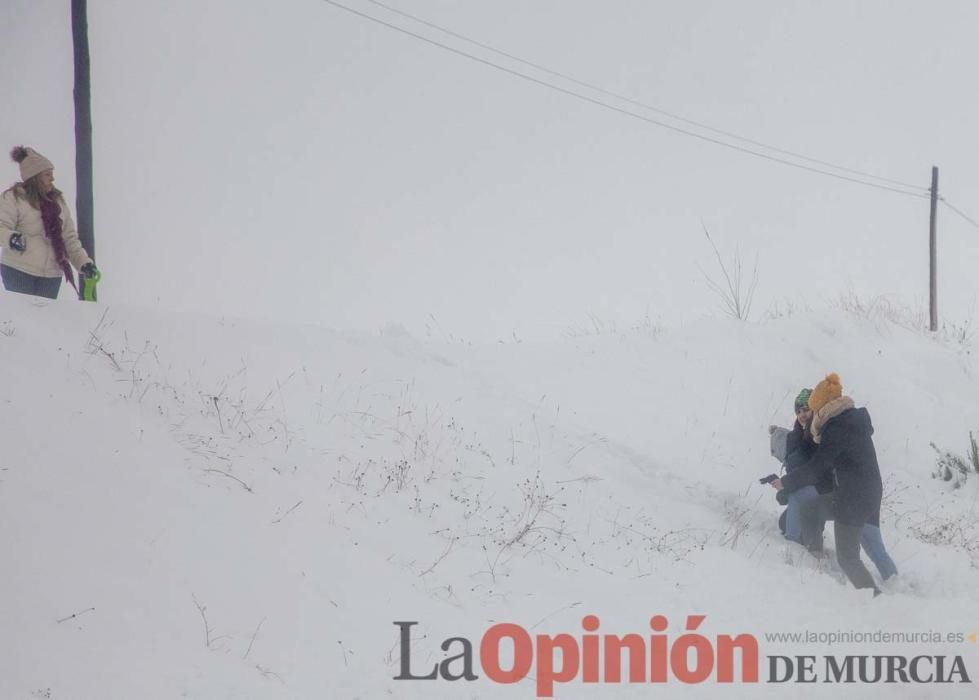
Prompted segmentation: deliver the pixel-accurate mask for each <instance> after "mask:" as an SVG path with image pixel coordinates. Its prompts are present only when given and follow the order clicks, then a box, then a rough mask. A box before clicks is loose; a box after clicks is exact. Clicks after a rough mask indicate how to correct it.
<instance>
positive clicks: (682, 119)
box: [366, 0, 922, 189]
mask: <svg viewBox="0 0 979 700" xmlns="http://www.w3.org/2000/svg"><path fill="white" fill-rule="evenodd" d="M366 1H367V2H369V3H371V4H373V5H377V6H378V7H381V8H384V9H385V10H387V11H388V12H393V13H394V14H396V15H400V16H402V17H406V18H408V19H410V20H413V21H415V22H418V23H419V24H422V25H424V26H426V27H430V28H432V29H436V30H438V31H440V32H442V33H444V34H447V35H448V36H451V37H455V38H456V39H461V40H462V41H465V42H468V43H470V44H472V45H474V46H478V47H479V48H481V49H485V50H487V51H491V52H493V53H495V54H497V55H498V56H503V57H505V58H508V59H510V60H511V61H516V62H517V63H522V64H523V65H525V66H529V67H531V68H534V69H536V70H539V71H542V72H544V73H547V74H549V75H553V76H554V77H556V78H561V79H562V80H567V81H568V82H570V83H574V84H575V85H578V86H580V87H583V88H587V89H589V90H594V91H595V92H598V93H601V94H603V95H607V96H609V97H614V98H615V99H617V100H621V101H623V102H627V103H629V104H631V105H635V106H636V107H642V108H643V109H648V110H649V111H651V112H656V113H657V114H662V115H663V116H666V117H669V118H671V119H675V120H677V121H679V122H683V123H684V124H689V125H691V126H695V127H697V128H699V129H704V130H705V131H710V132H713V133H715V134H720V135H722V136H727V137H729V138H733V139H737V140H738V141H743V142H744V143H749V144H751V145H753V146H759V147H761V148H765V149H768V150H769V151H773V152H775V153H781V154H783V155H787V156H792V157H793V158H798V159H799V160H804V161H808V162H810V163H816V164H817V165H824V166H827V167H830V168H833V169H835V170H840V171H842V172H847V173H851V174H853V175H861V176H863V177H867V178H871V179H873V180H880V181H881V182H888V183H890V184H892V185H899V186H901V187H908V188H911V189H922V188H921V187H919V186H918V185H916V184H913V183H910V182H903V181H901V180H892V179H891V178H888V177H883V176H881V175H875V174H874V173H869V172H867V171H865V170H857V169H855V168H848V167H846V166H844V165H838V164H836V163H833V162H830V161H828V160H820V159H819V158H811V157H810V156H807V155H804V154H802V153H798V152H796V151H790V150H787V149H784V148H779V147H778V146H772V145H771V144H768V143H765V142H763V141H757V140H755V139H751V138H748V137H746V136H741V135H740V134H736V133H734V132H732V131H725V130H724V129H718V128H716V127H713V126H709V125H707V124H704V123H702V122H698V121H694V120H693V119H688V118H687V117H683V116H681V115H679V114H676V113H674V112H669V111H667V110H665V109H661V108H660V107H654V106H653V105H650V104H647V103H645V102H640V101H638V100H635V99H633V98H631V97H627V96H625V95H622V94H619V93H617V92H612V91H611V90H606V89H605V88H602V87H599V86H598V85H594V84H592V83H587V82H584V81H582V80H578V79H577V78H574V77H572V76H570V75H568V74H566V73H561V72H560V71H556V70H553V69H551V68H548V67H547V66H543V65H541V64H539V63H534V62H532V61H528V60H526V59H524V58H520V57H519V56H516V55H514V54H512V53H507V52H506V51H501V50H500V49H497V48H495V47H493V46H490V45H489V44H484V43H482V42H480V41H477V40H475V39H472V38H470V37H468V36H465V35H464V34H459V33H458V32H454V31H452V30H451V29H446V28H445V27H442V26H440V25H438V24H435V23H434V22H429V21H428V20H425V19H422V18H421V17H417V16H416V15H413V14H410V13H408V12H404V11H402V10H399V9H397V8H395V7H391V6H390V5H387V4H385V3H383V2H380V1H379V0H366Z"/></svg>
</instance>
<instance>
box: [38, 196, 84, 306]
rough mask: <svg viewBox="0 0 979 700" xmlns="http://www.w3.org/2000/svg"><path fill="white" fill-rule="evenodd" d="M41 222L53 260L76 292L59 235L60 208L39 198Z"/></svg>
mask: <svg viewBox="0 0 979 700" xmlns="http://www.w3.org/2000/svg"><path fill="white" fill-rule="evenodd" d="M41 221H43V222H44V235H45V236H47V238H48V240H49V241H51V247H52V248H54V259H55V260H56V261H57V262H58V265H60V266H61V269H62V270H64V273H65V279H66V280H68V283H69V284H70V285H71V286H72V287H74V289H75V291H76V292H77V291H78V287H76V286H75V275H74V274H73V273H72V271H71V264H70V263H69V262H68V251H67V250H66V249H65V237H64V236H63V235H62V234H61V207H60V206H58V203H57V202H56V201H54V200H52V199H47V198H46V197H41Z"/></svg>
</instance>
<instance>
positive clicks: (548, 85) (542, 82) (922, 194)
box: [323, 0, 929, 198]
mask: <svg viewBox="0 0 979 700" xmlns="http://www.w3.org/2000/svg"><path fill="white" fill-rule="evenodd" d="M323 2H325V3H327V4H329V5H333V6H334V7H336V8H339V9H341V10H344V11H346V12H349V13H351V14H354V15H357V16H358V17H361V18H363V19H366V20H369V21H371V22H375V23H376V24H380V25H382V26H385V27H388V28H389V29H393V30H394V31H396V32H400V33H402V34H405V35H407V36H410V37H414V38H415V39H418V40H419V41H424V42H425V43H427V44H431V45H432V46H437V47H438V48H441V49H444V50H446V51H449V52H451V53H454V54H456V55H458V56H463V57H465V58H468V59H470V60H472V61H475V62H477V63H481V64H483V65H486V66H489V67H491V68H495V69H497V70H500V71H503V72H504V73H509V74H510V75H513V76H516V77H518V78H522V79H523V80H526V81H528V82H531V83H534V84H536V85H540V86H542V87H545V88H548V89H550V90H553V91H555V92H560V93H562V94H564V95H568V96H570V97H574V98H576V99H578V100H581V101H583V102H588V103H590V104H593V105H597V106H599V107H603V108H605V109H608V110H611V111H613V112H618V113H619V114H624V115H626V116H629V117H632V118H634V119H639V120H640V121H644V122H647V123H649V124H654V125H656V126H659V127H662V128H664V129H669V130H670V131H674V132H676V133H680V134H684V135H686V136H690V137H692V138H695V139H699V140H701V141H706V142H707V143H712V144H715V145H717V146H723V147H724V148H729V149H731V150H734V151H739V152H741V153H746V154H749V155H753V156H756V157H758V158H764V159H766V160H770V161H773V162H775V163H781V164H782V165H788V166H791V167H793V168H799V169H800V170H806V171H809V172H812V173H817V174H819V175H825V176H827V177H834V178H836V179H838V180H844V181H846V182H852V183H855V184H858V185H865V186H867V187H873V188H876V189H879V190H886V191H888V192H895V193H897V194H902V195H905V196H908V197H921V198H927V197H928V196H929V195H928V194H927V189H926V188H916V189H921V190H924V191H922V192H915V191H911V192H909V191H908V190H906V189H898V188H897V187H891V186H888V185H881V184H878V183H875V182H867V181H866V180H860V179H858V178H855V177H849V176H846V175H839V174H837V173H833V172H830V171H828V170H822V169H820V168H815V167H812V166H809V165H803V164H802V163H796V162H793V161H790V160H786V159H785V158H779V157H777V156H772V155H769V154H767V153H761V152H759V151H755V150H752V149H750V148H745V147H743V146H738V145H737V144H733V143H728V142H726V141H721V140H720V139H715V138H712V137H710V136H704V135H703V134H698V133H696V132H694V131H689V130H687V129H682V128H680V127H678V126H674V125H673V124H667V123H665V122H662V121H659V120H657V119H652V118H650V117H647V116H645V115H642V114H638V113H636V112H632V111H630V110H628V109H624V108H622V107H617V106H615V105H611V104H608V103H607V102H603V101H601V100H598V99H595V98H593V97H588V96H587V95H582V94H580V93H577V92H575V91H574V90H569V89H567V88H563V87H561V86H559V85H555V84H553V83H549V82H547V81H546V80H542V79H540V78H535V77H534V76H531V75H527V74H526V73H521V72H520V71H517V70H513V69H512V68H507V67H506V66H501V65H500V64H498V63H494V62H493V61H490V60H488V59H485V58H481V57H479V56H475V55H473V54H471V53H467V52H466V51H463V50H461V49H457V48H455V47H453V46H448V45H447V44H443V43H441V42H438V41H436V40H434V39H431V38H429V37H426V36H423V35H421V34H416V33H415V32H412V31H410V30H408V29H405V28H404V27H399V26H398V25H396V24H391V23H390V22H385V21H384V20H382V19H379V18H377V17H373V16H371V15H369V14H366V13H364V12H360V11H359V10H355V9H353V8H352V7H348V6H346V5H343V4H341V3H339V2H335V0H323Z"/></svg>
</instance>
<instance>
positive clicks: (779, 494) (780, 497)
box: [775, 489, 789, 506]
mask: <svg viewBox="0 0 979 700" xmlns="http://www.w3.org/2000/svg"><path fill="white" fill-rule="evenodd" d="M775 500H776V501H778V504H779V505H780V506H787V505H789V492H788V491H786V490H785V489H779V490H778V491H776V492H775Z"/></svg>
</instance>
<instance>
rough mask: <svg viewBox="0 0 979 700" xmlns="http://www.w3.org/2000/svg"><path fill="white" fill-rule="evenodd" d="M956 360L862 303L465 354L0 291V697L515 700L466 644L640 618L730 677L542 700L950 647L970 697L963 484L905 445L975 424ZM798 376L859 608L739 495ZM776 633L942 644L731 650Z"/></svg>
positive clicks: (771, 645)
mask: <svg viewBox="0 0 979 700" xmlns="http://www.w3.org/2000/svg"><path fill="white" fill-rule="evenodd" d="M974 350H975V345H974V344H972V343H971V341H969V340H956V339H954V338H949V337H945V338H940V339H935V338H932V337H929V336H927V335H925V334H923V333H919V332H916V331H913V330H910V329H908V328H906V327H904V326H902V325H899V324H896V323H894V322H893V321H891V320H888V319H887V318H886V317H885V316H884V315H881V314H877V313H874V312H872V311H871V312H869V313H864V314H858V313H852V312H844V311H833V312H825V313H807V314H804V315H795V316H790V317H787V318H781V319H777V320H770V321H767V322H760V323H736V322H729V321H703V322H699V323H695V324H691V325H688V326H684V327H681V328H675V329H658V328H653V327H649V326H643V327H641V328H637V329H632V330H627V331H622V332H616V333H595V334H590V335H589V334H574V335H570V336H569V337H568V338H567V339H565V340H563V341H560V342H552V343H540V344H523V343H518V342H515V343H512V344H497V345H484V346H472V345H467V344H462V343H455V344H452V343H435V342H431V341H425V342H422V341H419V340H417V339H415V338H412V337H410V336H408V335H407V334H405V333H404V332H403V331H400V330H399V329H398V328H389V329H385V330H384V331H383V332H379V333H377V334H373V335H367V334H359V335H358V334H349V333H338V332H334V331H330V330H327V329H324V328H316V327H306V328H302V327H294V326H285V325H277V324H273V323H268V324H259V323H252V322H242V321H235V320H229V319H215V318H206V317H202V316H177V315H165V314H160V313H156V312H151V311H147V310H144V309H136V308H126V307H122V306H111V307H106V306H102V305H83V304H78V303H73V302H61V303H42V302H38V301H36V300H33V299H29V298H24V297H20V296H17V295H12V294H3V295H0V360H2V361H0V387H2V393H0V396H2V400H0V553H2V555H3V560H4V571H3V574H2V576H0V629H2V630H3V633H2V638H0V644H2V647H0V697H2V698H11V699H15V698H51V699H52V700H76V699H83V700H89V699H91V700H101V699H116V698H118V699H132V698H140V699H155V698H200V699H203V700H215V699H218V698H235V699H236V700H237V699H241V698H262V699H265V698H269V699H273V698H351V699H352V698H372V699H373V698H381V697H396V698H432V697H439V698H441V697H444V698H486V697H493V698H496V697H500V698H527V697H534V696H535V695H536V694H538V693H539V692H540V686H539V684H538V682H537V678H538V676H541V675H542V673H541V667H540V666H538V665H537V660H535V662H534V667H533V669H532V670H531V671H530V672H529V673H528V674H527V677H526V679H524V680H522V681H520V682H517V683H514V684H499V683H495V682H493V681H491V680H490V679H488V678H487V677H485V674H484V672H483V669H482V668H481V667H480V648H479V647H480V642H479V640H480V638H481V637H482V635H483V634H484V633H485V632H486V631H487V630H488V629H489V628H491V627H492V626H493V625H495V624H497V623H501V622H509V623H514V624H517V625H520V626H522V627H523V628H525V629H526V630H527V631H528V632H529V633H530V634H531V635H558V634H560V633H566V634H569V635H572V636H573V637H575V638H576V639H579V640H581V639H582V635H584V634H585V631H584V630H583V627H582V619H583V618H584V617H585V616H586V615H595V616H597V617H598V618H599V619H600V622H601V629H600V633H602V634H615V635H624V634H627V633H636V634H638V635H640V636H644V637H647V638H648V637H649V635H650V634H651V631H650V626H649V624H650V618H651V617H652V616H655V615H662V616H665V617H666V618H667V619H668V621H669V627H668V630H667V631H666V632H665V634H666V635H667V636H668V637H669V639H670V641H671V643H673V642H674V641H676V640H678V639H679V638H680V637H681V636H682V635H683V634H684V631H685V630H684V627H685V621H686V618H687V616H688V615H705V616H706V619H705V621H704V622H703V623H702V625H701V627H700V629H699V633H701V634H703V635H704V636H705V637H707V638H708V639H711V640H713V639H715V638H716V637H717V636H718V635H727V634H730V635H737V634H742V633H744V634H751V635H754V636H755V637H756V638H757V640H758V646H759V649H760V653H761V655H762V657H763V658H762V661H761V668H762V676H763V678H762V682H761V683H758V684H745V683H741V682H735V683H733V684H718V683H717V682H716V678H715V676H714V675H712V676H711V677H710V679H709V680H708V681H707V682H705V683H703V684H698V685H692V686H685V685H683V684H682V683H680V682H679V681H677V680H676V679H675V678H673V679H671V680H670V681H669V684H668V686H666V687H660V686H654V687H652V688H651V687H650V686H649V684H648V683H642V684H640V683H635V684H633V683H621V684H617V685H613V684H609V683H598V684H588V683H584V682H583V680H582V677H581V676H580V675H578V676H576V677H575V678H574V680H571V681H570V682H567V683H560V682H559V683H556V684H555V686H554V689H553V692H554V696H555V697H559V698H598V697H616V698H618V697H636V698H639V697H649V696H651V695H655V694H659V695H662V696H671V697H672V696H673V695H674V694H676V695H679V696H683V697H730V698H736V697H758V696H760V695H766V694H771V693H775V692H781V691H782V690H784V689H785V687H784V684H770V683H765V682H764V680H765V679H766V678H767V677H768V661H767V660H766V659H765V658H764V657H767V656H771V655H784V656H794V655H816V656H820V657H822V656H823V655H828V654H839V655H845V654H855V655H860V654H863V655H868V654H869V655H881V654H890V655H904V656H907V657H911V656H915V655H930V656H936V655H947V656H948V657H949V659H951V657H952V656H955V655H959V656H961V657H962V659H963V661H964V663H965V666H966V668H967V669H968V671H969V674H970V675H971V676H973V680H979V679H977V678H975V677H976V676H979V644H976V643H974V642H972V641H970V640H969V639H968V638H967V637H968V635H969V634H972V633H974V632H975V631H976V629H977V628H979V606H977V604H976V602H975V601H976V591H977V590H979V509H977V498H979V474H973V475H972V476H971V477H970V478H969V479H968V480H967V481H966V483H965V485H964V486H963V488H959V489H953V488H951V486H950V485H948V484H945V483H943V482H940V481H937V480H935V479H933V478H931V472H932V471H933V469H934V465H935V457H936V454H935V452H934V450H933V449H932V448H931V446H930V445H929V443H930V442H934V443H936V444H937V445H938V446H940V447H943V448H948V449H952V450H954V451H957V452H964V449H965V447H966V445H967V441H968V433H969V431H970V430H972V431H976V430H979V412H977V409H976V406H977V402H976V397H977V396H979V374H977V370H979V367H977V363H976V356H975V352H974ZM829 371H835V372H838V373H839V374H840V376H841V377H842V380H843V384H844V389H845V390H846V392H847V393H848V394H850V395H851V396H853V397H854V399H855V400H856V402H857V404H858V405H866V406H867V407H868V409H869V410H870V412H871V414H872V416H873V418H874V423H875V427H876V433H875V442H876V445H877V450H878V454H879V456H880V461H881V465H882V470H883V472H884V480H885V502H884V508H883V518H884V522H883V526H882V529H883V532H884V537H885V541H886V542H887V544H888V547H889V549H890V551H891V554H892V556H893V557H894V559H895V561H896V562H897V565H898V567H899V569H900V571H901V573H900V575H899V577H898V579H899V580H897V581H896V582H894V583H893V584H892V585H891V586H890V587H889V590H888V591H887V593H886V595H885V596H882V597H880V598H878V599H875V600H871V598H870V595H869V593H867V592H866V591H864V592H857V591H855V590H853V589H852V588H850V587H849V585H848V584H846V582H845V581H844V579H843V578H842V576H841V574H840V573H839V571H838V570H837V569H836V567H835V565H834V564H833V563H832V562H831V561H827V560H816V559H813V558H811V557H810V556H809V555H807V554H804V553H803V552H801V550H798V549H797V548H795V547H794V546H787V545H786V544H784V542H783V541H782V539H781V536H780V535H779V534H778V531H777V530H776V529H775V520H776V517H777V515H778V512H779V508H778V506H777V504H776V503H775V500H774V498H773V492H772V490H771V489H770V488H769V487H767V486H761V485H759V484H758V481H757V479H758V477H760V476H763V475H765V474H767V473H769V472H772V471H776V470H777V464H776V463H775V462H774V461H773V460H772V459H771V458H770V457H769V455H768V439H767V431H766V428H767V426H768V425H769V424H770V423H780V424H783V425H787V424H789V422H790V420H791V418H792V398H793V397H794V395H795V393H796V392H797V391H798V389H799V388H801V387H802V386H805V385H809V386H811V385H813V384H814V383H816V382H817V381H818V380H819V379H821V378H822V376H823V375H824V374H825V373H826V372H829ZM830 531H831V526H830V528H829V529H828V531H827V534H828V535H829V533H830ZM827 541H828V542H830V543H831V542H832V538H831V536H829V537H828V540H827ZM874 573H875V574H876V572H874ZM399 621H400V622H407V621H412V622H417V623H418V624H417V625H415V626H412V627H411V628H410V635H411V640H412V641H411V643H410V646H411V659H410V663H411V668H410V670H411V673H412V674H414V675H423V674H425V673H428V672H429V671H430V670H431V669H432V668H433V666H434V665H435V664H437V663H439V662H441V661H443V660H444V659H445V658H447V657H448V656H453V655H455V654H457V653H459V651H460V650H461V649H462V648H463V647H464V645H463V644H462V642H456V643H455V644H454V646H451V645H450V649H449V650H448V651H447V652H443V649H441V648H440V644H441V643H442V642H443V640H447V639H449V638H451V637H464V638H467V639H468V640H470V641H471V642H472V644H473V648H474V652H473V653H474V661H473V672H474V673H475V674H476V675H478V676H480V678H479V679H478V680H476V681H465V680H460V681H448V680H395V679H394V677H395V676H398V675H399V674H400V673H402V669H401V663H402V661H401V644H400V641H401V637H400V633H401V630H402V627H400V626H398V625H396V624H395V623H396V622H399ZM802 631H809V632H814V633H826V634H829V633H842V632H868V633H873V632H878V631H885V632H931V631H936V632H940V633H942V634H945V633H961V634H963V635H964V636H965V637H966V638H965V640H964V641H962V640H956V641H955V642H948V643H945V642H943V643H942V644H936V643H930V642H925V641H919V642H917V643H912V644H907V643H891V644H886V643H879V642H878V643H873V644H870V643H866V642H865V643H862V644H858V643H855V642H851V643H842V642H835V643H833V642H831V641H830V640H828V638H826V637H825V636H824V638H823V639H822V640H821V641H819V642H817V643H810V644H804V643H801V642H799V643H794V642H789V641H785V640H783V641H773V640H771V639H769V638H766V636H765V635H766V634H772V633H781V632H786V633H793V632H802ZM582 648H584V647H582ZM505 651H506V650H505ZM537 651H538V652H539V651H540V648H539V647H538V649H537ZM538 658H540V657H539V656H538ZM558 659H559V662H560V661H567V659H566V658H564V656H563V655H561V654H558ZM511 663H512V661H511V662H505V663H504V664H503V666H504V667H507V668H508V667H509V666H508V664H511ZM558 665H560V663H559V664H558ZM462 668H463V662H462V661H457V662H456V663H455V665H453V666H452V669H453V671H454V672H457V671H459V670H461V669H462ZM820 671H821V669H820ZM739 680H740V677H739ZM800 688H801V689H802V690H799V689H800ZM789 690H790V691H793V692H796V693H797V694H798V696H799V697H834V698H836V697H844V696H845V697H866V698H871V697H879V696H880V695H881V694H882V693H883V692H885V691H886V692H887V694H888V697H906V698H921V697H935V696H937V694H938V692H939V690H940V692H941V695H942V697H973V696H974V692H975V691H974V688H972V687H971V686H970V685H969V684H958V683H956V684H948V685H941V686H937V685H930V684H929V685H918V684H914V683H908V684H903V683H902V684H896V685H887V686H886V688H883V689H882V687H881V686H878V685H874V684H860V683H856V684H853V685H850V686H847V687H846V688H845V689H841V688H839V687H837V685H836V684H834V683H816V684H813V685H806V686H797V685H794V684H793V685H792V686H791V687H790V688H789ZM844 691H845V695H843V694H841V693H843V692H844Z"/></svg>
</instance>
